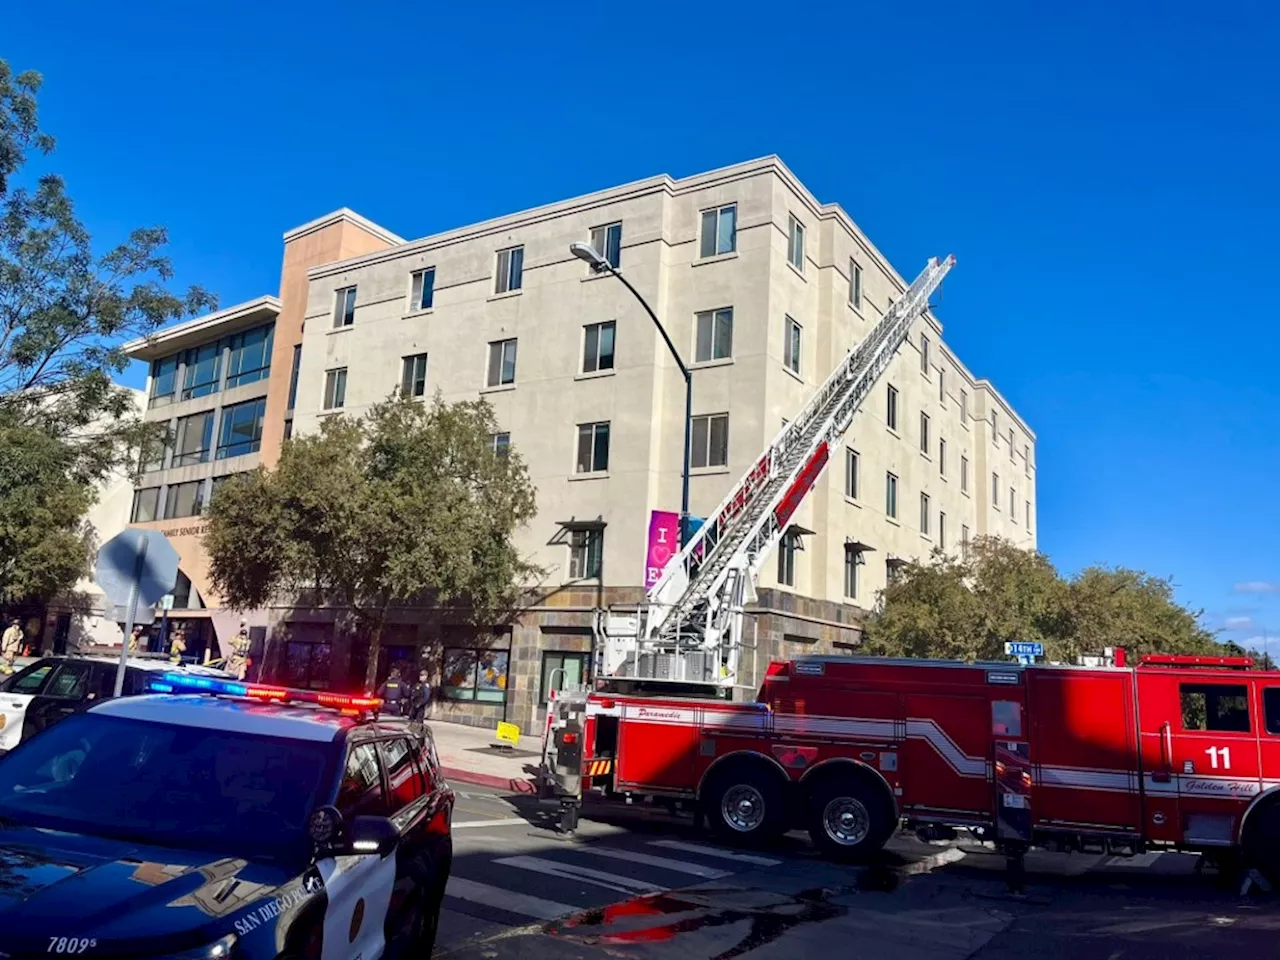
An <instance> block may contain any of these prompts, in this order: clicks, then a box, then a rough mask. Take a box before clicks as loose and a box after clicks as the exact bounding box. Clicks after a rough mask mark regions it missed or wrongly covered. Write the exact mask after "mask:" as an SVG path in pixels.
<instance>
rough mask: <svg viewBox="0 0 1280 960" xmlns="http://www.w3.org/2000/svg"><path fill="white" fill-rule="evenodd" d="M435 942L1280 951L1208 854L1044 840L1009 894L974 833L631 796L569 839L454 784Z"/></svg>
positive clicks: (478, 953)
mask: <svg viewBox="0 0 1280 960" xmlns="http://www.w3.org/2000/svg"><path fill="white" fill-rule="evenodd" d="M458 790H459V797H458V805H457V809H456V812H455V819H454V831H455V832H454V864H453V873H452V877H451V880H450V883H449V887H448V890H447V895H446V898H445V902H444V910H443V911H442V913H441V922H440V935H439V939H438V943H437V947H436V956H438V957H448V958H450V960H517V958H521V960H523V958H530V960H532V958H539V960H541V958H547V960H558V958H581V960H588V958H591V960H594V958H606V957H607V958H634V960H647V958H649V957H654V958H657V957H659V956H660V957H661V958H662V960H686V958H687V960H695V958H696V960H708V958H712V960H732V958H737V957H748V958H751V960H771V958H777V960H783V958H787V960H793V958H798V957H819V956H824V957H825V956H828V955H831V954H832V953H833V952H838V953H839V954H840V955H841V956H850V957H857V958H858V960H881V958H883V960H891V958H892V960H898V958H903V957H910V958H912V960H917V958H918V960H966V958H970V957H974V958H978V960H1013V958H1023V957H1047V958H1054V960H1057V958H1061V960H1095V958H1096V960H1148V958H1150V960H1157V958H1159V960H1182V958H1192V957H1206V958H1208V957H1215V958H1218V957H1232V958H1263V957H1280V900H1278V899H1277V898H1275V897H1274V896H1272V897H1265V896H1257V895H1253V894H1251V895H1247V896H1243V897H1242V896H1240V895H1239V893H1238V890H1237V889H1236V887H1235V886H1234V885H1229V884H1227V883H1226V882H1225V881H1223V880H1222V879H1221V878H1218V877H1217V876H1216V875H1214V874H1213V873H1212V871H1204V872H1199V873H1198V872H1197V869H1196V858H1195V857H1191V856H1186V855H1182V854H1149V855H1145V856H1143V857H1138V858H1134V859H1131V860H1125V859H1123V858H1119V857H1101V856H1093V855H1084V854H1070V855H1068V854H1049V853H1039V852H1035V853H1033V854H1032V855H1030V856H1029V857H1028V860H1027V869H1028V878H1027V887H1026V889H1025V891H1024V893H1023V894H1022V895H1016V896H1015V895H1010V893H1009V891H1008V887H1007V883H1006V879H1005V875H1004V861H1003V859H1002V858H1000V857H997V856H995V855H994V853H992V852H991V851H990V850H988V849H985V848H982V847H981V846H980V845H976V844H970V845H965V844H950V845H931V844H924V843H920V842H919V841H917V840H916V839H915V838H912V837H905V836H899V837H898V838H895V840H894V841H892V842H891V843H890V845H889V847H888V848H887V849H886V850H885V852H884V853H883V855H882V856H881V857H880V858H878V860H877V861H876V862H875V863H872V864H868V865H866V866H861V867H846V866H839V865H834V864H829V863H826V862H824V861H823V860H821V859H819V858H818V857H817V856H816V855H815V854H814V852H813V850H812V848H811V847H810V846H809V844H808V841H807V839H806V838H804V837H803V835H800V834H795V835H789V836H788V837H786V838H784V839H783V840H782V841H780V842H779V843H778V844H777V845H776V846H775V847H772V848H770V849H767V850H751V851H744V850H737V849H730V848H726V847H722V846H719V845H717V844H715V843H714V842H713V841H712V840H710V839H709V838H708V837H707V836H705V835H701V834H698V833H695V832H694V831H693V828H692V824H691V823H689V822H687V821H684V820H681V819H678V818H673V817H670V816H667V815H665V814H661V813H654V812H649V811H645V810H637V809H635V808H630V809H622V810H617V811H614V812H611V813H609V814H607V815H606V816H607V820H605V819H596V818H593V819H586V820H583V822H582V824H581V826H580V829H579V831H578V836H579V839H578V840H576V841H572V842H570V841H564V840H560V839H557V836H556V834H555V832H554V830H553V829H552V828H553V827H554V825H555V815H556V810H555V808H554V807H543V806H540V805H539V804H538V802H537V801H536V800H535V799H533V798H530V797H506V796H503V795H501V794H499V793H498V792H495V791H492V790H487V789H484V788H479V787H470V786H466V785H459V786H458Z"/></svg>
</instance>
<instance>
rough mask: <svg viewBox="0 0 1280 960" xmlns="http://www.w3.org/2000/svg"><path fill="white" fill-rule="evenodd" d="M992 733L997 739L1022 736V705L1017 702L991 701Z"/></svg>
mask: <svg viewBox="0 0 1280 960" xmlns="http://www.w3.org/2000/svg"><path fill="white" fill-rule="evenodd" d="M991 732H992V734H994V735H995V736H997V737H1020V736H1022V704H1021V703H1019V702H1018V701H1017V700H993V701H991Z"/></svg>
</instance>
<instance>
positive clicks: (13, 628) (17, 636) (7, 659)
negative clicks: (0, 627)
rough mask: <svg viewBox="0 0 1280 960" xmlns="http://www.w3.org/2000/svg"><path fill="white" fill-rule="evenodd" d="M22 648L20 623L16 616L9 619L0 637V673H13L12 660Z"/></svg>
mask: <svg viewBox="0 0 1280 960" xmlns="http://www.w3.org/2000/svg"><path fill="white" fill-rule="evenodd" d="M21 649H22V625H21V624H20V623H19V622H18V618H17V617H14V618H13V619H12V620H10V621H9V628H8V629H7V630H5V632H4V636H3V637H0V674H5V675H8V674H11V673H13V661H14V659H16V658H17V656H18V652H19V651H20V650H21Z"/></svg>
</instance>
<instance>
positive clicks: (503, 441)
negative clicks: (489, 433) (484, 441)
mask: <svg viewBox="0 0 1280 960" xmlns="http://www.w3.org/2000/svg"><path fill="white" fill-rule="evenodd" d="M510 452H511V434H509V433H495V434H494V435H493V455H494V456H495V457H505V456H506V455H507V454H508V453H510Z"/></svg>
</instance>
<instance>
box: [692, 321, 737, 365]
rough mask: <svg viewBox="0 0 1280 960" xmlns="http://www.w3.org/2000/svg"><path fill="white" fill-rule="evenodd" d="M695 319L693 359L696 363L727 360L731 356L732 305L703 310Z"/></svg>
mask: <svg viewBox="0 0 1280 960" xmlns="http://www.w3.org/2000/svg"><path fill="white" fill-rule="evenodd" d="M695 319H696V321H697V323H696V324H695V328H696V333H697V345H696V346H695V348H694V352H693V359H694V361H695V362H696V363H704V362H706V361H707V360H727V359H728V358H729V357H731V356H733V307H723V308H722V309H720V310H704V311H703V312H702V313H699V314H696V316H695Z"/></svg>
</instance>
